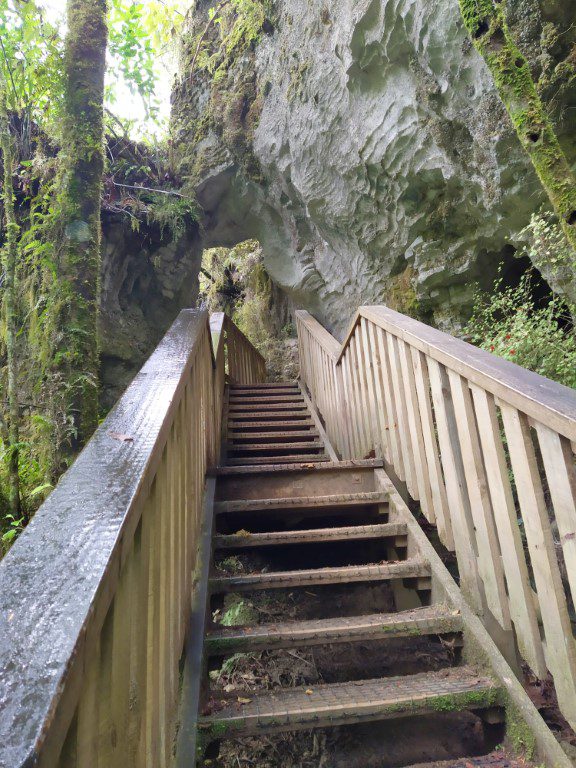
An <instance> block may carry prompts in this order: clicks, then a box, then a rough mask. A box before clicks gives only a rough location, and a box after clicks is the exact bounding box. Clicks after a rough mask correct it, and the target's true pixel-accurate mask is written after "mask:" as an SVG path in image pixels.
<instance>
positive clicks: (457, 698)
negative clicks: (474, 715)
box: [426, 688, 502, 712]
mask: <svg viewBox="0 0 576 768" xmlns="http://www.w3.org/2000/svg"><path fill="white" fill-rule="evenodd" d="M501 699H502V695H501V692H500V690H499V689H498V688H492V689H490V690H488V691H469V692H467V693H454V694H447V695H445V696H437V697H436V698H434V699H431V700H429V701H428V702H426V706H428V707H430V709H433V710H434V711H436V712H459V711H461V710H463V709H484V708H489V707H494V706H498V705H499V704H501V703H502V702H501Z"/></svg>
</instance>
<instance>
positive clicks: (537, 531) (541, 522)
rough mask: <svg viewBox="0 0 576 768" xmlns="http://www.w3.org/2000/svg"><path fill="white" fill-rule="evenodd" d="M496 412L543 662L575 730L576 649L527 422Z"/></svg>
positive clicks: (513, 413)
mask: <svg viewBox="0 0 576 768" xmlns="http://www.w3.org/2000/svg"><path fill="white" fill-rule="evenodd" d="M500 410H501V413H502V420H503V422H504V429H505V432H506V440H507V442H508V448H509V451H510V463H511V465H512V471H513V472H514V477H515V480H516V490H517V493H518V500H519V502H520V510H521V512H522V520H523V521H524V530H525V531H526V539H527V541H528V549H529V551H530V559H531V562H532V570H533V573H534V580H535V582H536V591H537V593H538V602H539V604H540V611H541V614H542V621H543V623H544V631H545V635H546V661H547V663H548V668H549V670H550V672H551V673H552V676H553V677H554V684H555V686H556V693H557V694H558V702H559V704H560V708H561V709H562V713H563V714H564V716H565V717H566V719H567V720H568V722H569V723H570V724H571V725H572V727H576V646H575V644H574V641H573V635H572V626H571V624H570V617H569V615H568V608H567V605H566V598H565V596H564V589H563V586H562V579H561V577H560V569H559V568H558V561H557V559H556V553H555V551H554V540H553V537H552V530H551V528H550V521H549V519H548V511H547V509H546V503H545V501H544V493H543V491H542V482H541V480H540V474H539V471H538V465H537V462H536V454H535V452H534V445H533V443H532V436H531V434H530V427H529V424H528V419H527V418H526V416H525V415H524V414H521V413H519V412H518V411H517V410H516V409H515V408H512V407H510V406H508V405H505V404H503V403H502V404H501V406H500Z"/></svg>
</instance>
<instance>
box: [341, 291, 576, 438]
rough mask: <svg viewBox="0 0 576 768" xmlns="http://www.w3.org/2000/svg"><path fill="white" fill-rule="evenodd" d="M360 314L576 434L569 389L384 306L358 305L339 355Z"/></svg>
mask: <svg viewBox="0 0 576 768" xmlns="http://www.w3.org/2000/svg"><path fill="white" fill-rule="evenodd" d="M362 317H365V318H366V319H368V320H370V321H372V322H373V323H374V324H375V325H378V326H379V327H380V328H382V329H383V330H385V331H387V332H389V333H393V334H394V335H395V336H397V337H398V338H401V339H403V340H404V341H405V342H406V343H407V344H409V345H410V346H411V347H414V348H416V349H419V350H420V351H421V352H424V353H425V354H426V355H428V356H429V357H431V358H433V359H434V360H437V361H438V362H439V363H441V364H442V365H444V366H446V368H449V369H450V370H453V371H456V372H457V373H459V374H460V375H462V376H465V377H466V379H468V381H469V382H470V383H472V384H476V385H477V386H479V387H482V389H485V390H486V391H487V392H491V393H492V394H493V395H494V396H495V397H497V398H499V399H500V400H502V401H503V402H506V403H508V404H509V405H512V406H514V407H515V408H518V409H519V410H521V411H523V412H524V413H526V414H528V415H529V416H531V417H534V418H536V419H538V420H539V421H541V422H544V423H546V424H547V425H548V426H549V427H550V428H551V429H555V430H556V431H557V432H559V433H560V434H562V435H564V436H565V437H567V438H569V439H570V440H576V396H575V395H574V390H573V389H570V388H569V387H565V386H563V385H562V384H558V383H557V382H555V381H551V380H550V379H547V378H546V377H545V376H540V375H539V374H537V373H534V372H533V371H528V370H526V368H522V367H521V366H519V365H516V364H515V363H513V362H511V361H509V360H504V359H503V358H501V357H498V356H497V355H492V354H490V352H486V351H485V350H483V349H479V348H478V347H474V346H472V344H468V343H467V342H465V341H462V339H457V338H454V336H450V335H449V334H447V333H443V332H442V331H439V330H437V329H436V328H431V327H430V326H429V325H425V324H424V323H421V322H419V321H418V320H414V319H413V318H411V317H407V316H405V315H402V314H400V313H399V312H395V311H394V310H392V309H389V308H388V307H382V306H376V307H361V308H360V310H359V311H358V313H357V315H356V317H355V319H354V322H353V323H352V326H351V328H350V330H349V332H348V335H347V338H346V340H345V342H344V344H342V345H341V346H340V347H339V352H338V360H340V359H341V357H342V355H344V354H345V350H346V347H347V342H348V340H349V338H350V337H351V336H352V335H353V333H354V331H355V329H356V326H357V325H358V322H360V318H362Z"/></svg>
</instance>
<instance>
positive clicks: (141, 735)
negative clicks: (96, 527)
mask: <svg viewBox="0 0 576 768" xmlns="http://www.w3.org/2000/svg"><path fill="white" fill-rule="evenodd" d="M151 515H152V509H151V504H150V497H148V498H147V500H146V502H145V504H144V509H143V510H142V519H141V521H140V525H139V527H138V530H137V531H136V536H135V539H134V557H135V569H136V570H135V574H136V575H135V580H136V587H135V592H134V594H133V595H131V599H132V600H133V601H134V603H135V610H134V620H133V621H132V625H131V634H132V640H131V653H130V712H129V716H128V726H127V734H128V754H129V756H130V759H131V761H132V763H133V764H134V765H139V766H145V765H146V702H147V699H148V695H149V692H148V691H147V688H146V682H147V681H146V677H147V647H148V609H149V594H148V590H149V583H150V520H151ZM129 764H130V763H129Z"/></svg>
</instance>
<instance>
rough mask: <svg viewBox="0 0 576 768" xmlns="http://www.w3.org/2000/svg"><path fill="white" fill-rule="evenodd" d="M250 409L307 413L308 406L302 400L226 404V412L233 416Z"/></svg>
mask: <svg viewBox="0 0 576 768" xmlns="http://www.w3.org/2000/svg"><path fill="white" fill-rule="evenodd" d="M252 411H256V412H257V413H258V412H259V411H305V412H306V413H308V406H307V405H306V403H305V402H304V401H302V402H301V403H298V402H290V403H263V402H259V403H250V404H248V405H244V404H243V403H238V404H236V403H230V405H229V406H228V412H229V413H230V414H231V415H233V416H236V417H237V416H238V414H239V413H241V412H243V413H251V412H252Z"/></svg>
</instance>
